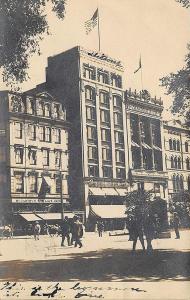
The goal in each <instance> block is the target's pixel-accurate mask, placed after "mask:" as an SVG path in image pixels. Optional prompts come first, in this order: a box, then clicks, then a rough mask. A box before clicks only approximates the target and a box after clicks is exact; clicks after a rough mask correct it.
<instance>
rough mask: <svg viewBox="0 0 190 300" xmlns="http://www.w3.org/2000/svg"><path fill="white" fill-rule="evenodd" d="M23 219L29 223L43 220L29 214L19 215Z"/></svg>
mask: <svg viewBox="0 0 190 300" xmlns="http://www.w3.org/2000/svg"><path fill="white" fill-rule="evenodd" d="M19 215H20V216H21V217H22V218H23V219H25V220H26V221H27V222H35V221H41V219H40V218H39V217H38V216H36V215H35V214H32V213H30V214H29V213H28V214H19Z"/></svg>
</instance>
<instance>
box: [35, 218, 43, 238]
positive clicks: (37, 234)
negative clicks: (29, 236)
mask: <svg viewBox="0 0 190 300" xmlns="http://www.w3.org/2000/svg"><path fill="white" fill-rule="evenodd" d="M40 231H41V226H40V224H39V223H38V221H36V222H35V224H34V239H35V241H36V240H39V236H40Z"/></svg>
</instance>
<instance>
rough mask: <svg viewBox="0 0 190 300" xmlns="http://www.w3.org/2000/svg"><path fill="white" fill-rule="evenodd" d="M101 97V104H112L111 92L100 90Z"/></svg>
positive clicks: (107, 105)
mask: <svg viewBox="0 0 190 300" xmlns="http://www.w3.org/2000/svg"><path fill="white" fill-rule="evenodd" d="M99 97H100V104H102V105H105V106H106V107H109V106H110V100H109V93H108V92H104V91H100V94H99Z"/></svg>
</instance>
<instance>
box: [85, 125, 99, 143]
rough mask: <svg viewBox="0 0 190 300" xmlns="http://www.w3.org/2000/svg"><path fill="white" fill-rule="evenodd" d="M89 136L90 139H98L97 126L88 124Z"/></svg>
mask: <svg viewBox="0 0 190 300" xmlns="http://www.w3.org/2000/svg"><path fill="white" fill-rule="evenodd" d="M87 138H88V139H89V140H96V138H97V135H96V127H91V126H87Z"/></svg>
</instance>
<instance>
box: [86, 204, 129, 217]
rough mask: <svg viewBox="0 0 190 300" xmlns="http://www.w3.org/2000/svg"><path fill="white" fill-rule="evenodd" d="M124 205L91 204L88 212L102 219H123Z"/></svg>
mask: <svg viewBox="0 0 190 300" xmlns="http://www.w3.org/2000/svg"><path fill="white" fill-rule="evenodd" d="M125 211H126V206H125V205H91V206H90V214H91V215H92V216H94V217H96V218H97V217H98V218H102V219H123V218H126V214H125Z"/></svg>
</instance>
